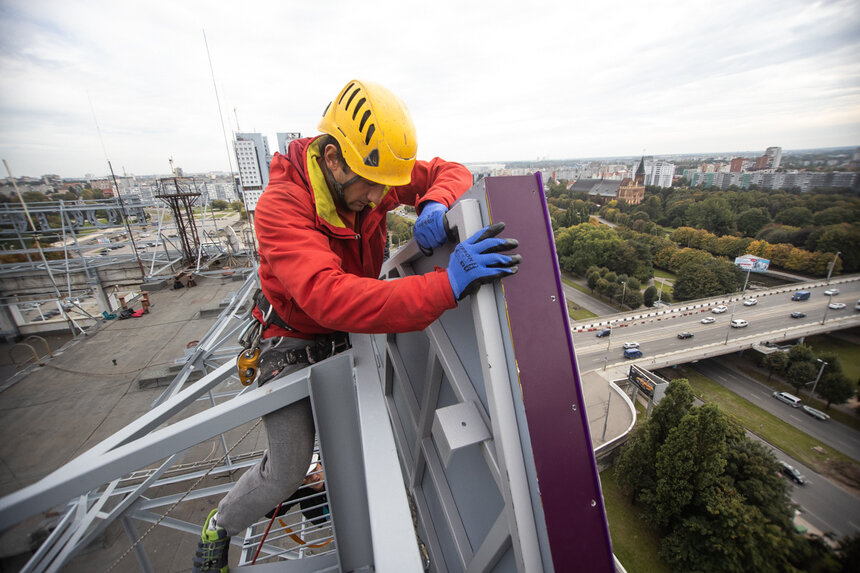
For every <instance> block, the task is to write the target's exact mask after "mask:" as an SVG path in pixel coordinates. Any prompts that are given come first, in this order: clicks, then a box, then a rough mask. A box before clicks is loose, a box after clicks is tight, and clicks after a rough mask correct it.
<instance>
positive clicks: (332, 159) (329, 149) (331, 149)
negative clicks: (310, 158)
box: [323, 143, 346, 172]
mask: <svg viewBox="0 0 860 573" xmlns="http://www.w3.org/2000/svg"><path fill="white" fill-rule="evenodd" d="M323 159H325V164H326V165H327V166H328V168H329V169H330V170H331V171H332V172H334V171H336V170H337V169H343V168H345V167H346V165H341V163H342V162H341V161H340V159H339V158H338V153H337V147H336V146H335V145H334V144H332V143H329V144H328V145H326V146H325V150H324V151H323Z"/></svg>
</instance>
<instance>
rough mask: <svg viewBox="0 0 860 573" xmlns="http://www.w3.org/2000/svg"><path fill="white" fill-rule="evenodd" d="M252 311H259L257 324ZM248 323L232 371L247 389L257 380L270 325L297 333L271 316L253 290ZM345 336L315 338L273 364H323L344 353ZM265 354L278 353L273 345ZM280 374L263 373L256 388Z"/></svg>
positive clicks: (266, 303)
mask: <svg viewBox="0 0 860 573" xmlns="http://www.w3.org/2000/svg"><path fill="white" fill-rule="evenodd" d="M254 308H258V309H259V310H260V314H261V315H262V317H263V320H262V321H261V320H258V319H257V318H256V317H254V316H253V312H254ZM251 318H252V320H251V322H250V324H249V325H248V327H247V328H245V330H244V331H243V332H242V334H241V335H240V336H239V343H240V344H241V345H242V351H241V352H239V356H237V357H236V367H237V369H238V370H239V381H240V382H241V383H242V385H243V386H249V385H250V384H251V383H252V382H254V380H255V379H256V377H257V374H258V372H259V371H260V370H261V369H260V368H259V362H260V357H261V352H260V342H261V340H262V335H263V332H264V331H265V330H266V329H267V328H268V327H269V326H271V325H273V324H274V325H276V326H280V327H281V328H283V329H284V330H286V331H287V332H298V331H297V330H296V329H294V328H293V327H291V326H290V325H289V324H287V323H286V321H284V319H282V318H281V317H280V316H278V313H277V312H275V310H274V307H273V306H272V304H271V303H270V302H269V301H268V300H267V299H266V297H265V295H264V294H263V291H262V289H257V292H255V293H254V306H253V307H251ZM349 347H350V345H349V335H348V334H347V333H345V332H331V333H328V334H318V335H316V336H315V337H314V339H313V340H308V341H307V344H306V345H305V346H303V347H298V348H295V347H294V348H290V349H288V350H284V351H281V352H282V353H283V356H280V355H279V356H278V357H277V363H278V364H283V365H292V364H316V363H317V362H319V361H321V360H325V359H326V358H328V357H330V356H334V355H335V354H337V353H339V352H343V351H344V350H346V349H348V348H349ZM268 352H278V349H277V345H274V346H273V347H272V348H270V349H269V350H268V351H267V353H268ZM279 371H280V368H277V369H275V370H274V371H272V372H266V373H265V374H264V376H263V377H262V378H261V380H260V385H263V384H264V383H266V382H268V381H269V380H270V379H271V378H273V377H274V375H275V374H277V373H278V372H279Z"/></svg>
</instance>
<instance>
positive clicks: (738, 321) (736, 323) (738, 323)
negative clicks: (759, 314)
mask: <svg viewBox="0 0 860 573" xmlns="http://www.w3.org/2000/svg"><path fill="white" fill-rule="evenodd" d="M748 324H749V323H748V322H747V321H745V320H744V319H742V318H735V319H734V320H732V328H743V327H745V326H747V325H748Z"/></svg>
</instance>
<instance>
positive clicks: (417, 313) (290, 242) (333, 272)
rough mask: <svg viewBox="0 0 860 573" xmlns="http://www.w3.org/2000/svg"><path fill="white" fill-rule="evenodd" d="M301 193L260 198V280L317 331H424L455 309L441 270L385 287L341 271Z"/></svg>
mask: <svg viewBox="0 0 860 573" xmlns="http://www.w3.org/2000/svg"><path fill="white" fill-rule="evenodd" d="M302 193H307V191H305V190H303V189H301V188H299V187H298V186H297V185H292V184H285V185H279V186H275V187H274V188H272V187H270V188H268V189H267V190H266V192H265V193H263V195H262V196H261V197H260V201H259V202H258V204H257V210H256V211H257V214H256V229H257V236H258V238H259V243H260V254H261V256H262V257H264V259H265V261H266V265H265V267H266V268H267V269H268V272H269V273H270V274H271V275H272V276H270V277H263V276H262V275H261V279H262V280H264V281H265V280H267V279H268V280H271V279H276V280H277V282H279V283H280V284H281V285H282V286H283V289H284V291H285V293H287V297H286V298H287V299H289V298H292V299H293V300H294V301H295V303H296V305H297V306H298V307H299V308H300V309H301V310H302V311H303V312H304V313H306V314H307V315H308V317H309V318H311V319H312V320H314V321H315V322H316V323H317V324H319V325H320V326H323V327H325V328H328V329H331V330H340V331H345V332H356V333H387V332H408V331H413V330H422V329H424V328H426V327H427V326H429V325H430V324H431V323H432V322H433V321H434V320H436V319H437V318H438V317H439V316H440V315H441V314H442V313H443V312H444V311H445V310H448V309H450V308H454V307H456V306H457V303H456V301H455V300H454V293H453V291H452V290H451V285H450V282H449V280H448V274H447V271H445V270H444V269H438V270H436V271H435V272H430V273H427V274H425V275H416V276H409V277H403V278H399V279H395V280H388V281H383V280H379V279H378V278H375V277H374V278H368V277H362V276H358V275H355V274H351V273H348V272H346V271H344V269H343V266H342V261H341V259H340V257H339V256H338V255H337V253H336V252H335V251H333V250H332V248H331V246H330V241H331V240H332V239H331V238H330V237H329V235H328V234H326V233H325V232H323V231H321V230H320V229H318V228H317V227H316V216H315V212H314V209H313V205H312V204H311V203H310V201H306V200H302V196H301V194H302ZM335 240H349V239H335ZM356 240H358V239H356ZM261 268H262V266H261ZM275 310H276V311H278V310H279V309H278V308H277V306H276V308H275ZM279 314H280V312H279ZM283 318H284V319H285V320H287V321H288V322H289V321H290V318H289V317H283Z"/></svg>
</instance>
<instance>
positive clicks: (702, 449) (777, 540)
mask: <svg viewBox="0 0 860 573" xmlns="http://www.w3.org/2000/svg"><path fill="white" fill-rule="evenodd" d="M694 399H695V396H694V393H693V390H692V388H691V386H690V384H689V383H688V382H687V380H686V379H683V378H679V379H676V380H673V381H672V382H671V383H670V384H669V387H668V389H667V391H666V394H665V396H664V398H663V400H662V401H661V402H660V403H659V404H658V405H657V406H655V407H654V409H653V411H652V413H651V415H650V417H648V418H647V419H646V420H645V421H644V422H642V423H640V424H639V425H638V426H637V428H636V429H635V430H634V431H633V433H632V434H631V435H630V438H629V439H628V441H627V443H626V444H625V446H624V447H623V449H622V452H621V454H620V456H619V458H618V460H617V462H616V464H615V468H614V472H613V473H614V475H613V476H612V477H613V478H614V482H615V484H617V486H618V488H619V489H620V490H621V492H623V493H624V494H625V495H626V496H627V497H628V500H629V502H630V503H632V506H633V508H634V511H635V512H636V514H637V516H636V518H637V519H639V520H641V521H642V522H643V523H644V525H645V526H646V527H648V528H649V529H651V530H652V531H653V532H655V533H656V535H657V538H658V539H659V556H660V559H661V560H662V562H664V563H665V564H667V565H668V566H669V568H670V570H672V571H679V572H680V571H684V572H686V571H703V572H705V571H714V572H717V571H719V572H745V571H774V572H776V571H780V572H782V571H798V572H799V571H818V572H834V573H835V572H839V571H856V570H857V569H856V567H857V566H858V562H860V561H858V560H860V536H854V537H852V538H845V539H842V540H840V541H839V542H838V543H837V545H836V550H835V551H834V549H833V548H831V547H830V546H829V545H827V544H826V543H825V542H824V541H823V540H821V539H820V538H815V537H810V536H805V535H801V534H800V533H799V532H798V531H797V530H796V529H795V527H794V525H793V523H792V517H793V513H794V507H793V506H792V503H791V501H790V498H789V486H788V482H787V481H786V480H784V479H783V478H782V477H781V476H780V474H779V469H780V468H779V465H778V463H777V460H776V458H775V457H774V455H773V454H772V453H771V452H770V451H769V450H768V449H767V448H766V447H765V446H763V445H762V444H761V443H760V442H757V441H754V440H752V439H750V438H749V437H747V435H746V433H745V431H744V428H743V427H742V426H741V425H740V424H739V423H738V422H737V421H735V420H734V419H733V418H732V417H730V416H728V415H727V414H725V413H724V412H723V411H722V410H721V409H720V408H719V407H718V406H716V405H713V404H705V405H702V406H696V405H694ZM612 526H613V524H612V517H611V516H610V527H612Z"/></svg>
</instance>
